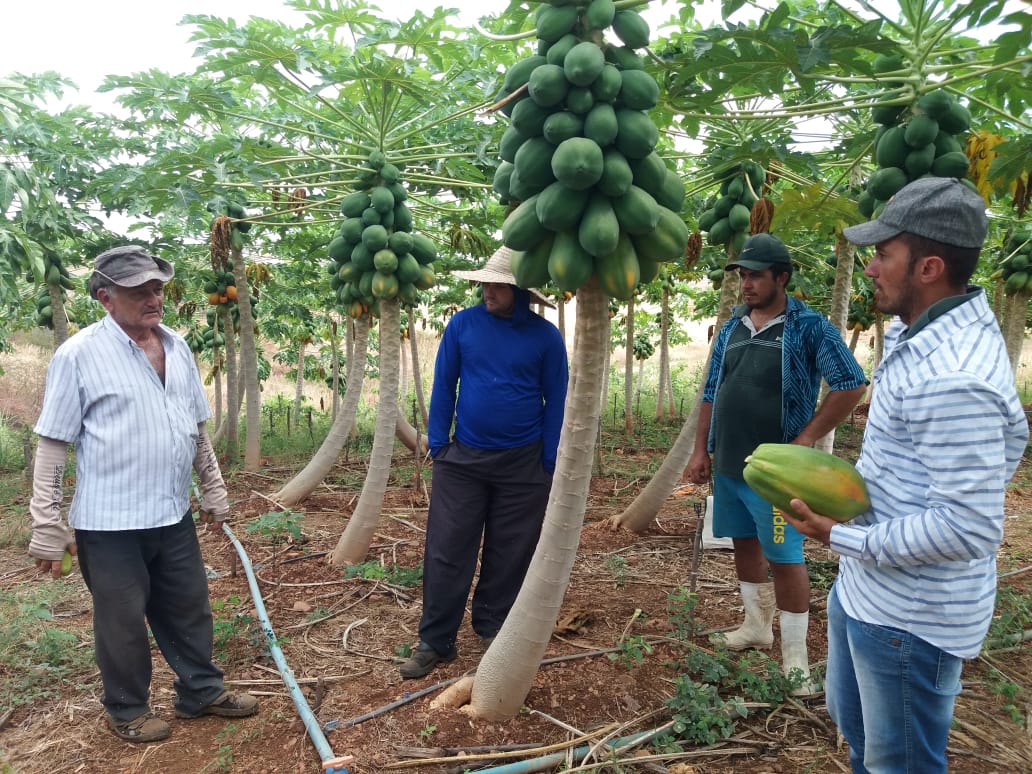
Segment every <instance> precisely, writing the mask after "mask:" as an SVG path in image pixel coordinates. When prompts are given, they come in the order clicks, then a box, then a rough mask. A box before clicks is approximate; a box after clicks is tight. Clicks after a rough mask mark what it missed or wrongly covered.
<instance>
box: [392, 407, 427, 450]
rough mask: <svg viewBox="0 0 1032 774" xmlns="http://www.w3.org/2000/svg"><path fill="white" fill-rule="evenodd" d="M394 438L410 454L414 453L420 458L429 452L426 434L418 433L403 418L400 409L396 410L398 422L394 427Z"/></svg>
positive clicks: (403, 415)
mask: <svg viewBox="0 0 1032 774" xmlns="http://www.w3.org/2000/svg"><path fill="white" fill-rule="evenodd" d="M394 437H395V438H397V439H398V440H399V441H401V442H402V444H404V446H405V448H406V449H408V450H409V451H410V452H416V453H417V454H419V455H420V456H425V455H426V453H427V451H428V450H429V447H428V446H427V445H426V434H425V433H421V432H419V431H418V430H417V429H416V428H415V426H414V425H413V424H412V423H411V422H409V421H408V419H406V418H405V414H404V413H403V412H402V411H401V410H400V409H399V410H398V420H397V422H396V423H395V426H394Z"/></svg>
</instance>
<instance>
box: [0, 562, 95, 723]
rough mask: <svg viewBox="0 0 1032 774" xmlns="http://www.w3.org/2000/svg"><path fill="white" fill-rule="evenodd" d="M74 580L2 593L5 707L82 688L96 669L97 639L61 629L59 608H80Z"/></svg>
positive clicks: (0, 694)
mask: <svg viewBox="0 0 1032 774" xmlns="http://www.w3.org/2000/svg"><path fill="white" fill-rule="evenodd" d="M81 596H82V592H81V589H80V588H79V586H78V584H77V583H74V582H73V581H71V580H62V581H46V580H44V581H40V582H39V583H31V584H25V585H22V586H19V587H18V588H17V589H16V590H13V591H12V590H0V706H2V707H7V708H10V707H16V706H19V705H23V704H31V703H32V702H34V701H36V700H38V699H43V698H53V697H56V696H60V695H61V694H62V693H64V692H68V691H70V690H77V689H78V688H80V683H81V682H82V681H84V680H85V679H86V678H87V676H88V675H89V674H91V673H92V672H93V669H94V651H93V642H92V638H89V639H87V640H81V639H80V635H77V634H74V633H73V632H71V631H70V630H68V629H66V628H64V627H62V626H61V625H60V624H59V623H58V620H57V619H56V618H55V617H54V614H55V610H58V609H60V608H62V607H67V606H68V605H69V604H78V600H79V599H81Z"/></svg>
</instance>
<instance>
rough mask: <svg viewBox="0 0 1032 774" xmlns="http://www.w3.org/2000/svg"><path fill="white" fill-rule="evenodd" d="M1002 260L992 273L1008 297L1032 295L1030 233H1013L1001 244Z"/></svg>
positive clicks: (1031, 247)
mask: <svg viewBox="0 0 1032 774" xmlns="http://www.w3.org/2000/svg"><path fill="white" fill-rule="evenodd" d="M1003 250H1004V258H1003V260H1001V261H1000V265H999V268H997V270H996V271H995V272H994V273H993V279H1002V280H1003V292H1004V293H1006V294H1007V295H1009V296H1012V295H1017V294H1018V293H1032V231H1013V232H1011V234H1010V235H1009V236H1008V237H1007V239H1006V240H1005V241H1004V243H1003Z"/></svg>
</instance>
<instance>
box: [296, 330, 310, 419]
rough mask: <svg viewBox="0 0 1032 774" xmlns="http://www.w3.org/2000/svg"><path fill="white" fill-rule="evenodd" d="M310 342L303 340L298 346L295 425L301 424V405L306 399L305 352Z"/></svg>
mask: <svg viewBox="0 0 1032 774" xmlns="http://www.w3.org/2000/svg"><path fill="white" fill-rule="evenodd" d="M307 349H308V341H307V340H305V339H302V340H301V341H300V342H298V345H297V378H296V379H295V380H294V423H295V424H296V425H298V426H300V424H301V404H302V403H303V402H304V399H305V350H307Z"/></svg>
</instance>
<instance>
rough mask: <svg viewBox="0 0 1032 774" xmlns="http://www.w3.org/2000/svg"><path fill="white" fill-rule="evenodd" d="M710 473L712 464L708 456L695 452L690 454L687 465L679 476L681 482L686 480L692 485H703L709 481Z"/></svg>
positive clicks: (703, 452) (705, 453)
mask: <svg viewBox="0 0 1032 774" xmlns="http://www.w3.org/2000/svg"><path fill="white" fill-rule="evenodd" d="M712 472H713V463H712V461H711V460H710V456H709V454H708V453H707V452H705V451H701V452H699V451H697V452H694V453H693V454H692V456H691V459H689V460H688V464H687V465H685V468H684V472H683V473H682V474H681V480H682V481H684V480H688V481H691V482H692V483H693V484H705V483H706V482H707V481H709V480H710V475H711V474H712Z"/></svg>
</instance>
